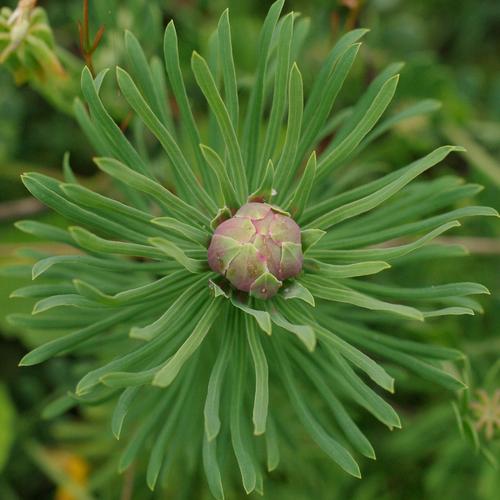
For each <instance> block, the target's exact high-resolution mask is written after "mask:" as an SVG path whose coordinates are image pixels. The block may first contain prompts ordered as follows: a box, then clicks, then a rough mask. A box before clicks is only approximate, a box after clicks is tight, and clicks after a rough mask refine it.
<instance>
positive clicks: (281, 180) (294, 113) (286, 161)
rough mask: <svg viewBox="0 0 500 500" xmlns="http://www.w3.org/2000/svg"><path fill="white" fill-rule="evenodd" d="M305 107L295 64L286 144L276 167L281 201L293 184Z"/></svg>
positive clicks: (289, 102)
mask: <svg viewBox="0 0 500 500" xmlns="http://www.w3.org/2000/svg"><path fill="white" fill-rule="evenodd" d="M303 105H304V97H303V88H302V75H301V73H300V70H299V68H298V66H297V64H296V63H293V65H292V69H291V71H290V79H289V83H288V123H287V128H286V138H285V144H284V145H283V149H282V151H281V156H280V159H279V161H278V164H277V166H276V175H275V186H276V187H277V188H278V189H279V191H278V196H279V197H280V198H279V199H282V200H283V199H285V193H286V188H287V186H289V185H290V184H291V181H292V178H293V175H294V173H295V172H294V170H293V168H292V167H293V165H295V158H296V156H297V149H298V145H299V139H300V129H301V125H302V109H303Z"/></svg>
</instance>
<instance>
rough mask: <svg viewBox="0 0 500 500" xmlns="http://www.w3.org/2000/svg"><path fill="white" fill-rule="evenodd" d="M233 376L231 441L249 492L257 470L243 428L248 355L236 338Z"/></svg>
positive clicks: (244, 483) (230, 423)
mask: <svg viewBox="0 0 500 500" xmlns="http://www.w3.org/2000/svg"><path fill="white" fill-rule="evenodd" d="M233 359H234V360H235V363H234V364H233V365H232V366H233V370H232V373H233V376H232V378H231V382H232V384H231V407H230V415H229V428H230V431H231V443H232V445H233V450H234V454H235V456H236V461H237V462H238V466H239V469H240V473H241V478H242V481H243V487H244V488H245V491H246V493H247V494H249V493H250V492H252V491H253V490H254V489H255V486H256V482H257V472H256V470H255V466H254V463H253V460H252V454H251V451H250V450H249V448H248V447H247V443H246V440H245V436H244V430H243V429H242V406H243V401H244V399H243V398H244V377H245V371H246V370H245V368H246V357H245V351H244V349H243V346H242V345H241V340H240V339H239V338H235V349H234V351H233Z"/></svg>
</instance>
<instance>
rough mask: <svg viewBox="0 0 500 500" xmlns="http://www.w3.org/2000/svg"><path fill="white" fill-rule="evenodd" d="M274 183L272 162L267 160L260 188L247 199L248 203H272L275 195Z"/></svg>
mask: <svg viewBox="0 0 500 500" xmlns="http://www.w3.org/2000/svg"><path fill="white" fill-rule="evenodd" d="M274 182H275V181H274V167H273V161H272V160H269V161H268V162H267V167H266V171H265V173H264V177H263V178H262V182H261V183H260V186H259V187H258V188H257V189H256V190H255V191H254V192H253V193H252V194H251V195H250V196H249V197H248V201H256V202H262V201H265V202H267V203H272V197H273V196H274V193H275V191H274V189H273V185H274Z"/></svg>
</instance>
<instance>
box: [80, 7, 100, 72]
mask: <svg viewBox="0 0 500 500" xmlns="http://www.w3.org/2000/svg"><path fill="white" fill-rule="evenodd" d="M78 33H79V35H80V52H81V54H82V57H83V59H84V61H85V64H86V65H87V67H88V68H89V70H90V72H91V73H92V75H93V76H95V70H94V63H93V61H92V56H93V54H94V52H95V51H96V49H97V47H98V46H99V43H100V41H101V40H102V36H103V34H104V26H100V27H99V29H98V30H97V33H96V35H95V37H94V40H93V42H92V44H91V43H90V31H89V0H83V23H81V22H80V21H78Z"/></svg>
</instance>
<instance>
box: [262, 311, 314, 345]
mask: <svg viewBox="0 0 500 500" xmlns="http://www.w3.org/2000/svg"><path fill="white" fill-rule="evenodd" d="M268 311H269V314H270V315H271V320H272V321H273V323H274V324H276V325H277V326H279V327H280V328H283V329H284V330H287V331H289V332H291V333H293V334H294V335H297V337H298V338H299V339H300V340H301V342H302V343H303V344H304V345H305V346H306V348H307V350H308V351H311V352H312V351H314V348H315V347H316V335H315V333H314V329H313V328H312V327H311V326H310V325H294V324H293V323H290V322H289V321H287V320H286V318H284V317H283V315H282V314H281V313H280V312H278V311H277V310H276V308H275V307H273V306H268Z"/></svg>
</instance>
